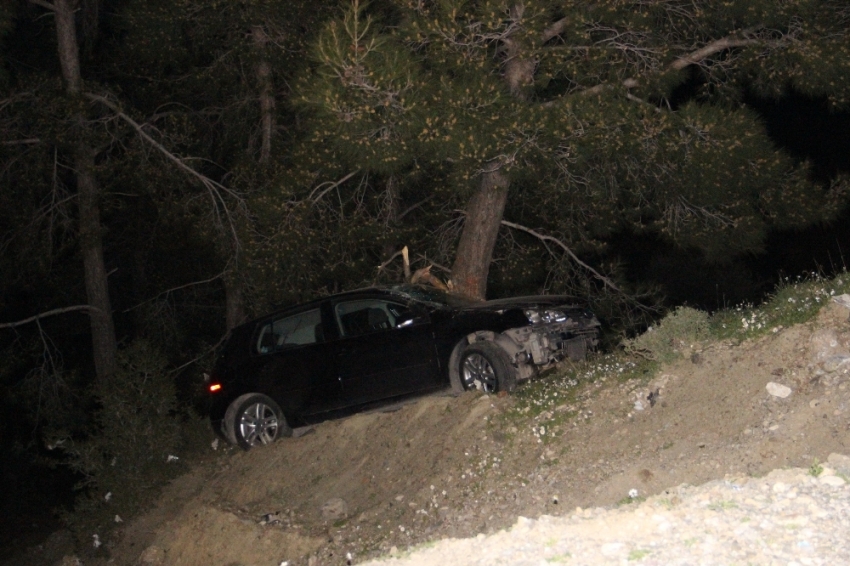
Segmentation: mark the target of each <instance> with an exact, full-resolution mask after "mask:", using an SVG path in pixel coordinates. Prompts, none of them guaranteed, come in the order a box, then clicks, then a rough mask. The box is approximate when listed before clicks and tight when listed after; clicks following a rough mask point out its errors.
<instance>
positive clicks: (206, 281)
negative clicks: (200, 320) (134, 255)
mask: <svg viewBox="0 0 850 566" xmlns="http://www.w3.org/2000/svg"><path fill="white" fill-rule="evenodd" d="M225 273H226V271H223V272H221V273H219V274H218V275H214V276H213V277H210V278H209V279H204V280H202V281H192V282H191V283H186V284H185V285H178V286H177V287H172V288H171V289H166V290H165V291H163V292H161V293H159V294H157V295H156V296H154V297H151V298H150V299H148V300H146V301H142V302H141V303H139V304H138V305H135V306H132V307H130V308H128V309H125V310H123V311H121V312H130V311H131V310H134V309H137V308H139V307H141V306H142V305H146V304H148V303H149V302H151V301H155V300H157V299H158V298H159V297H161V296H163V295H168V294H169V293H173V292H174V291H179V290H180V289H185V288H187V287H194V286H195V285H204V284H206V283H212V282H213V281H217V280H218V279H221V278H222V277H224V274H225Z"/></svg>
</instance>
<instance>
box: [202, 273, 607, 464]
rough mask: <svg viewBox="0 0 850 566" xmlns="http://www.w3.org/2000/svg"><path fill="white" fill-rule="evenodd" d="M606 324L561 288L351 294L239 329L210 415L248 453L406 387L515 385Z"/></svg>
mask: <svg viewBox="0 0 850 566" xmlns="http://www.w3.org/2000/svg"><path fill="white" fill-rule="evenodd" d="M598 329H599V321H598V320H597V319H596V317H595V316H594V315H593V314H592V313H591V312H589V311H588V310H586V309H584V308H581V307H577V306H573V305H569V304H568V303H567V299H566V298H565V297H558V296H536V297H518V298H511V299H500V300H495V301H485V302H472V301H468V300H464V299H461V298H459V297H456V296H453V295H450V294H446V293H443V292H441V291H439V290H436V289H432V288H429V287H418V286H412V285H408V286H398V287H386V288H380V287H378V288H370V289H362V290H358V291H351V292H348V293H341V294H338V295H333V296H330V297H325V298H323V299H317V300H315V301H312V302H309V303H305V304H302V305H298V306H295V307H291V308H288V309H285V310H281V311H278V312H275V313H274V314H271V315H268V316H265V317H262V318H259V319H257V320H254V321H252V322H249V323H247V324H244V325H242V326H239V327H237V328H235V329H234V330H233V332H232V334H231V336H230V337H229V339H228V340H227V343H226V344H225V346H224V350H223V352H222V354H221V356H220V358H219V359H218V361H217V362H216V364H215V368H214V369H213V372H212V374H211V376H210V381H209V385H208V388H209V391H210V393H211V394H212V407H211V413H210V417H211V419H212V421H213V426H214V427H216V428H217V429H220V430H221V432H222V434H223V435H224V437H225V438H226V439H227V440H228V441H229V442H231V443H232V444H238V445H240V446H242V447H243V448H246V449H247V448H250V447H251V446H256V445H258V444H267V443H269V442H272V441H273V440H275V439H276V438H277V437H278V436H285V435H288V434H289V433H291V430H292V429H291V428H290V427H291V426H293V425H301V424H305V423H309V422H311V421H315V420H321V418H322V416H323V415H326V414H328V413H331V412H333V411H338V410H342V409H349V408H352V407H358V406H363V405H366V404H368V403H373V402H376V401H381V400H385V399H390V398H393V397H399V396H402V395H408V394H412V393H421V392H428V391H434V390H439V389H444V388H447V387H449V386H450V387H451V388H452V389H453V390H454V391H457V392H462V391H464V390H466V389H472V388H478V389H481V390H483V391H485V392H489V393H495V392H498V391H512V390H513V389H514V387H515V386H516V383H517V381H518V380H522V379H527V378H529V377H531V376H532V375H534V374H535V373H536V372H537V371H538V370H539V369H540V368H544V367H546V366H548V365H550V364H552V363H554V362H557V361H559V360H562V359H564V358H568V357H569V358H572V359H575V360H580V359H584V358H585V356H586V355H587V351H588V350H589V349H590V348H593V347H594V346H595V345H596V342H597V334H598Z"/></svg>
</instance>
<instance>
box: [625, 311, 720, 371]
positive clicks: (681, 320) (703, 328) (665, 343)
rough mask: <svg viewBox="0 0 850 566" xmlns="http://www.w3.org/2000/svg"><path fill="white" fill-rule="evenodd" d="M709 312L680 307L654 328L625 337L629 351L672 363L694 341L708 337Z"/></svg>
mask: <svg viewBox="0 0 850 566" xmlns="http://www.w3.org/2000/svg"><path fill="white" fill-rule="evenodd" d="M708 320H709V319H708V314H707V313H705V312H703V311H700V310H697V309H692V308H690V307H678V308H676V310H674V311H672V312H670V313H669V314H667V316H665V317H664V318H663V319H662V320H661V321H660V322H659V323H658V325H656V326H655V327H650V328H648V329H647V331H646V332H644V333H643V334H641V335H640V336H637V337H636V338H634V339H631V340H626V341H625V342H624V346H625V348H626V352H628V353H630V354H637V355H640V356H643V357H646V358H649V359H651V360H655V361H659V362H662V363H666V362H671V361H673V360H675V359H676V358H678V357H679V356H681V355H682V353H683V352H684V351H685V350H686V349H689V348H690V346H691V344H693V343H694V342H698V341H700V340H704V339H706V338H708V336H709V323H708Z"/></svg>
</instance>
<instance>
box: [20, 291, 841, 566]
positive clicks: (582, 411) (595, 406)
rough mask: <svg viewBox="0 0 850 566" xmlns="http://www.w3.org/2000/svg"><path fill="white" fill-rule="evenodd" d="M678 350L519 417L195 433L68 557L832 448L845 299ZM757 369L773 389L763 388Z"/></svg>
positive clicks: (346, 550)
mask: <svg viewBox="0 0 850 566" xmlns="http://www.w3.org/2000/svg"><path fill="white" fill-rule="evenodd" d="M688 353H689V354H690V355H688V356H685V357H683V359H682V360H681V361H678V362H676V363H673V364H670V365H666V366H664V367H663V368H661V371H660V372H659V373H656V374H654V375H652V376H649V377H647V379H631V380H628V381H622V380H620V379H618V378H617V376H616V375H611V376H609V377H607V378H605V379H597V380H595V381H594V382H582V383H579V384H578V385H576V386H575V387H574V388H573V389H572V390H570V391H569V392H565V393H564V394H563V395H561V396H560V397H558V398H556V399H555V400H554V401H553V403H552V405H551V407H546V408H544V409H545V410H543V411H542V412H540V413H539V414H537V415H536V416H531V415H532V414H533V413H534V411H530V412H529V413H528V414H527V415H523V413H521V412H519V411H517V410H516V409H517V407H518V403H519V401H518V399H517V397H516V396H511V395H508V396H487V395H483V394H481V393H479V392H468V393H465V394H463V395H461V396H459V397H454V396H451V395H448V394H444V395H434V396H429V397H425V398H420V399H416V400H413V401H411V402H408V403H404V404H399V405H395V406H392V407H387V408H384V409H383V410H381V411H373V412H369V413H361V414H357V415H354V416H351V417H348V418H345V419H339V420H334V421H328V422H325V423H322V424H319V425H316V426H314V427H312V428H311V429H302V430H298V431H296V432H298V433H306V434H303V435H301V436H298V437H293V438H287V439H283V440H280V441H278V442H277V443H275V444H273V445H271V446H267V447H263V448H260V449H254V450H251V451H249V452H243V451H241V450H238V449H234V448H231V447H225V446H219V447H218V450H217V451H215V452H213V451H212V448H210V453H211V457H210V458H209V460H208V461H207V462H206V463H204V464H202V465H198V466H196V467H195V468H194V469H192V470H189V471H187V473H186V474H185V475H184V476H182V477H181V478H179V479H178V480H176V481H174V482H173V483H172V484H171V485H169V486H167V487H166V488H165V489H164V492H163V494H162V496H161V497H160V498H159V500H158V501H157V503H156V504H155V505H154V506H153V508H152V509H151V510H150V511H149V512H147V513H146V514H144V515H142V516H140V517H138V518H136V519H135V520H133V521H128V522H127V523H125V524H124V525H122V528H120V529H118V531H117V532H116V533H114V534H112V535H110V536H109V537H108V538H107V537H104V538H105V540H104V545H103V546H102V547H101V548H99V549H98V550H97V551H94V550H93V549H92V551H91V552H90V553H89V554H88V555H84V554H80V555H79V557H80V559H81V560H82V561H83V563H85V564H86V565H89V564H107V563H109V564H119V565H125V564H127V565H130V564H133V565H135V564H147V565H161V564H162V565H164V564H169V565H172V564H173V565H177V564H179V565H197V566H201V565H203V566H209V565H217V564H222V565H224V564H228V565H237V564H240V565H245V566H248V565H269V566H277V565H279V564H281V563H282V562H288V564H289V565H302V564H305V565H310V566H318V565H324V564H328V565H341V564H346V563H359V562H363V561H366V560H368V559H372V558H376V557H379V556H382V555H386V554H394V553H399V552H403V551H406V550H407V549H409V548H410V547H414V546H421V545H423V544H426V543H429V542H430V541H435V540H439V539H444V538H449V537H453V538H462V537H474V536H476V535H479V534H481V533H483V534H489V533H493V532H496V531H498V530H501V529H505V528H508V527H510V526H511V525H513V524H514V523H515V522H516V521H517V517H518V516H523V517H529V518H537V517H540V516H543V515H556V516H557V515H569V514H570V513H573V512H574V511H575V509H576V507H582V508H592V507H607V506H616V505H618V504H624V503H626V502H628V501H629V500H630V498H629V495H628V494H629V492H630V491H631V490H637V493H638V496H639V497H646V496H651V495H654V494H658V493H662V492H664V491H665V490H668V489H671V488H672V487H673V486H679V485H680V484H690V485H698V484H702V483H705V482H708V481H711V480H716V479H720V478H723V477H724V476H726V475H736V476H742V475H743V476H750V477H760V476H763V475H764V474H767V473H768V472H769V471H771V470H773V469H777V468H787V467H802V468H808V467H809V466H811V465H812V464H813V463H814V462H815V461H816V460H819V461H821V462H824V461H826V459H827V457H828V455H829V454H830V453H832V452H836V453H842V454H850V374H848V373H847V372H848V369H850V364H848V365H844V366H840V364H839V366H840V367H833V366H835V365H836V364H835V360H836V359H840V356H841V355H847V356H850V325H848V310H847V309H846V308H843V307H841V306H839V305H837V304H830V305H829V306H827V307H825V308H824V309H823V310H822V311H821V312H820V314H819V316H818V317H817V318H816V319H814V320H812V321H810V322H809V323H806V324H802V325H797V326H794V327H792V328H788V329H777V331H776V332H774V333H771V334H768V335H766V336H763V337H761V338H757V339H753V340H748V341H744V342H741V343H734V342H726V343H712V344H707V345H705V344H703V345H693V348H692V350H690V351H689V352H688ZM836 356H838V357H836ZM830 363H831V364H832V366H830V367H827V366H828V365H829V364H830ZM540 379H546V377H545V376H544V377H542V378H540ZM769 382H775V383H778V384H781V385H785V386H787V387H789V388H790V389H791V394H790V395H789V396H788V397H786V398H780V397H777V396H774V395H772V394H770V393H769V392H768V391H767V390H766V386H767V384H768V383H769ZM649 393H652V394H653V395H652V396H651V397H652V398H651V399H649V398H648V397H650V395H649ZM558 399H562V400H561V401H558ZM640 407H643V408H642V409H641V410H639V409H640ZM553 423H555V424H553ZM541 427H542V429H541ZM210 441H212V437H210ZM632 494H633V495H634V492H632ZM57 536H59V535H57ZM56 544H58V543H56ZM54 546H56V545H54ZM51 552H54V553H55V552H57V550H56V549H55V548H54V549H51V547H50V541H48V543H47V544H46V545H43V546H42V547H41V549H40V550H39V549H33V550H32V551H31V555H30V557H29V558H32V559H33V560H34V561H35V562H34V563H36V562H37V561H38V559H41V560H42V561H41V562H40V563H42V564H44V563H50V562H53V561H54V560H56V557H55V556H49V554H50V553H51ZM60 557H61V555H60ZM67 560H69V558H68V557H66V561H67ZM349 561H350V562H349ZM66 563H69V564H70V563H72V562H66Z"/></svg>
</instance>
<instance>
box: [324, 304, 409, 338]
mask: <svg viewBox="0 0 850 566" xmlns="http://www.w3.org/2000/svg"><path fill="white" fill-rule="evenodd" d="M408 310H409V309H408V308H407V307H405V306H403V305H399V304H397V303H390V302H388V301H382V300H380V299H357V300H353V301H344V302H341V303H337V305H336V306H335V307H334V314H335V315H336V319H337V322H339V328H340V334H341V335H342V336H345V337H350V336H360V335H361V334H369V333H371V332H379V331H381V330H388V329H390V328H395V327H396V320H397V319H398V318H399V316H400V314H401V313H404V312H407V311H408Z"/></svg>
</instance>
